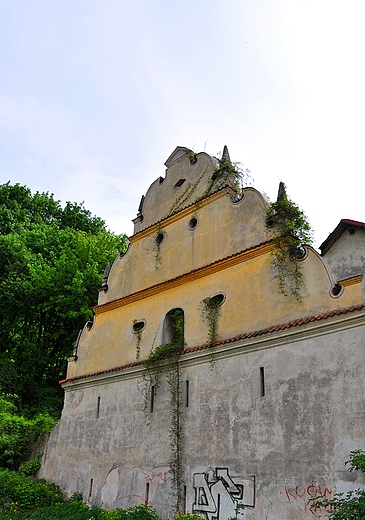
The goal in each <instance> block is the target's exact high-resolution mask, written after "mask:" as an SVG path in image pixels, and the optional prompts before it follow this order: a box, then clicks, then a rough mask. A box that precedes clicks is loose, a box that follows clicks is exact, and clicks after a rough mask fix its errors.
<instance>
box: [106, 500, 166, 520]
mask: <svg viewBox="0 0 365 520" xmlns="http://www.w3.org/2000/svg"><path fill="white" fill-rule="evenodd" d="M103 518H105V519H107V520H160V519H159V517H158V515H157V513H156V511H155V510H154V509H153V508H152V507H151V506H149V505H146V504H138V505H136V506H132V507H128V508H127V509H120V508H118V509H115V510H114V511H108V512H107V515H106V516H105V517H103Z"/></svg>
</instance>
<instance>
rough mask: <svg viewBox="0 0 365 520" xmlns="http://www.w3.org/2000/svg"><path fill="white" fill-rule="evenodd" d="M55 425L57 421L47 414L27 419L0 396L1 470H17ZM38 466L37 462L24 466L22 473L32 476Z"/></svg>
mask: <svg viewBox="0 0 365 520" xmlns="http://www.w3.org/2000/svg"><path fill="white" fill-rule="evenodd" d="M54 423H55V420H54V419H53V418H52V417H50V416H49V415H48V414H47V413H39V414H37V415H36V416H35V417H34V418H33V419H26V418H25V417H23V416H22V415H20V414H19V412H18V410H17V408H16V406H15V405H14V404H13V403H11V402H10V401H8V400H7V399H6V398H4V397H1V396H0V468H10V469H13V468H17V467H18V466H19V464H20V462H22V461H24V459H25V458H26V457H27V455H29V452H30V451H31V449H32V446H33V445H34V443H35V442H36V441H37V439H39V438H41V437H43V436H44V435H45V434H46V433H48V432H49V431H50V430H51V428H52V426H53V425H54ZM37 464H38V463H37V462H36V461H32V462H29V463H27V464H25V465H24V464H23V465H22V473H23V474H26V472H27V471H28V472H30V473H28V474H32V472H33V471H36V466H37ZM38 467H39V465H38ZM37 469H38V468H37Z"/></svg>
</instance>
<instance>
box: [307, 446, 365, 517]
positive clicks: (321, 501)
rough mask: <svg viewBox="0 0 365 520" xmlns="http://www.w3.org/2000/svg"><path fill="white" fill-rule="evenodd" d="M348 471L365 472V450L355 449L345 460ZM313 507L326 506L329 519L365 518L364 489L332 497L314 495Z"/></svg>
mask: <svg viewBox="0 0 365 520" xmlns="http://www.w3.org/2000/svg"><path fill="white" fill-rule="evenodd" d="M345 464H346V465H347V466H349V470H350V471H361V472H362V473H365V451H362V450H355V451H352V452H351V453H350V459H349V460H347V461H346V462H345ZM313 502H314V505H315V507H318V508H320V507H324V508H326V510H327V512H328V515H329V518H330V519H331V520H365V489H355V490H354V491H348V492H347V493H346V494H344V493H336V494H335V495H334V497H333V498H332V499H327V498H324V497H316V498H314V499H313Z"/></svg>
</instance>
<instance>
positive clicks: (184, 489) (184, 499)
mask: <svg viewBox="0 0 365 520" xmlns="http://www.w3.org/2000/svg"><path fill="white" fill-rule="evenodd" d="M183 508H184V509H183V511H184V512H185V513H186V486H184V487H183Z"/></svg>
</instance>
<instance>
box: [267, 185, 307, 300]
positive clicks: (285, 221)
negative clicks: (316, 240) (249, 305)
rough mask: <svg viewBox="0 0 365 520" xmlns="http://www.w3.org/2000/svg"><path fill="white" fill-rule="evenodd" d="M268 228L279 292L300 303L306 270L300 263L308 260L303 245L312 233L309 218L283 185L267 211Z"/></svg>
mask: <svg viewBox="0 0 365 520" xmlns="http://www.w3.org/2000/svg"><path fill="white" fill-rule="evenodd" d="M265 226H266V228H267V229H270V230H273V233H274V236H273V239H272V240H273V243H274V246H275V247H274V250H273V252H272V255H273V260H272V266H273V268H274V269H275V271H276V274H275V276H274V279H275V280H276V281H277V284H278V288H279V292H280V293H281V294H284V295H285V296H287V295H288V291H290V293H291V294H292V295H293V296H295V297H296V298H297V300H299V301H301V299H302V297H301V286H302V283H303V271H302V264H301V263H300V262H299V260H302V259H303V258H304V257H305V254H306V252H305V248H304V245H309V244H311V243H312V242H313V232H312V229H311V226H310V224H309V223H308V220H307V217H306V215H305V214H304V213H303V211H302V210H301V209H300V208H299V206H297V205H296V204H295V203H294V202H292V201H291V200H290V199H289V198H288V196H287V194H286V186H285V184H284V183H283V182H280V185H279V193H278V198H277V201H276V202H273V203H272V204H270V205H269V207H268V208H267V210H266V215H265Z"/></svg>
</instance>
